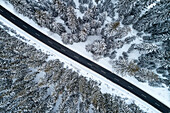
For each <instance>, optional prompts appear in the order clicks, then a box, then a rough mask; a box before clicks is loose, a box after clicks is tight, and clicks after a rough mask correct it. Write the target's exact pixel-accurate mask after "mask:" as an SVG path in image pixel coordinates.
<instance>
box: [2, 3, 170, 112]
mask: <svg viewBox="0 0 170 113" xmlns="http://www.w3.org/2000/svg"><path fill="white" fill-rule="evenodd" d="M0 14H1V15H2V16H3V17H5V18H6V19H8V20H9V21H11V22H12V23H13V24H15V25H16V26H18V27H20V28H21V29H23V30H24V31H26V32H27V33H29V34H30V35H32V36H33V37H35V38H36V39H38V40H40V41H41V42H43V43H45V44H46V45H48V46H50V47H51V48H53V49H55V50H57V51H58V52H60V53H62V54H64V55H66V56H67V57H69V58H71V59H73V60H75V61H77V62H79V63H80V64H82V65H84V66H86V67H88V68H90V69H91V70H93V71H95V72H97V73H99V74H100V75H102V76H104V77H105V78H107V79H109V80H110V81H112V82H113V83H116V84H117V85H119V86H121V87H123V88H124V89H126V90H128V91H130V92H131V93H133V94H134V95H136V96H138V97H139V98H141V99H142V100H144V101H145V102H147V103H149V104H150V105H152V106H153V107H155V108H157V109H158V110H159V111H161V112H163V113H170V108H168V107H167V106H166V105H164V104H163V103H161V102H160V101H158V100H157V99H155V98H154V97H152V96H151V95H149V94H147V93H146V92H144V91H142V90H141V89H139V88H137V87H136V86H134V85H133V84H131V83H129V82H128V81H126V80H124V79H122V78H121V77H119V76H118V75H116V74H114V73H112V72H110V71H108V70H107V69H105V68H103V67H101V66H99V65H97V64H95V63H94V62H92V61H90V60H88V59H86V58H84V57H83V56H81V55H79V54H77V53H75V52H74V51H72V50H70V49H68V48H66V47H65V46H63V45H61V44H60V43H58V42H56V41H54V40H53V39H51V38H49V37H48V36H46V35H44V34H43V33H42V32H43V31H42V32H39V31H38V30H36V29H35V28H33V27H31V26H30V25H29V24H27V23H25V22H24V21H22V20H21V19H19V18H18V17H16V16H15V15H13V14H12V13H10V12H9V11H7V10H6V9H5V8H3V7H2V6H1V5H0Z"/></svg>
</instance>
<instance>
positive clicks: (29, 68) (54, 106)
mask: <svg viewBox="0 0 170 113" xmlns="http://www.w3.org/2000/svg"><path fill="white" fill-rule="evenodd" d="M13 34H15V35H13ZM21 39H22V40H26V39H25V37H23V36H20V35H19V34H17V33H16V31H15V30H13V29H11V28H9V27H7V26H5V25H3V23H1V22H0V112H1V113H11V112H18V113H25V112H27V113H36V112H38V113H143V112H144V111H142V110H141V109H140V108H139V107H138V106H137V105H136V104H135V103H133V102H132V103H130V104H127V103H126V102H125V99H124V98H122V97H120V96H117V95H111V94H109V93H102V92H101V89H100V87H99V86H100V83H99V82H97V81H94V80H92V79H87V78H85V77H84V76H81V75H80V74H79V73H77V72H75V71H73V70H72V69H70V68H65V67H64V66H63V65H64V64H63V63H62V62H61V61H59V60H58V59H55V60H47V59H48V57H49V55H47V54H45V53H43V52H42V51H41V50H38V49H36V48H35V47H34V46H33V45H29V44H27V43H25V42H23V41H22V40H21Z"/></svg>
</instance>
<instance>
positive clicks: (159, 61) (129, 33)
mask: <svg viewBox="0 0 170 113" xmlns="http://www.w3.org/2000/svg"><path fill="white" fill-rule="evenodd" d="M6 2H9V3H11V4H12V5H13V6H14V8H15V10H16V11H17V12H19V13H21V14H23V15H24V16H27V17H29V18H30V19H32V20H33V21H34V22H36V23H37V24H38V25H39V26H41V27H45V28H48V29H50V30H51V31H52V32H54V33H57V34H58V35H60V36H61V39H62V41H63V43H64V44H74V43H79V42H85V41H86V40H88V38H91V37H90V36H96V37H98V39H97V40H94V42H91V43H89V44H87V45H86V47H85V49H86V50H87V52H90V53H92V56H93V58H94V59H95V60H100V59H102V58H106V57H108V58H110V63H111V65H113V69H114V70H116V71H117V72H118V73H120V74H121V75H130V76H134V77H135V78H136V79H137V80H138V81H140V82H148V83H149V85H151V86H154V87H158V86H159V87H163V86H164V85H163V84H165V85H166V86H167V87H169V84H170V77H169V73H170V71H169V70H170V59H169V58H170V47H169V45H170V38H169V37H170V36H169V32H168V31H169V28H170V27H169V26H170V22H169V18H170V15H169V10H170V3H169V0H157V1H156V0H140V1H137V0H131V1H128V0H95V1H94V0H6ZM58 20H60V21H58ZM122 48H127V49H126V50H123V49H122ZM120 50H121V51H122V50H123V52H122V53H121V54H118V52H119V51H120ZM134 51H135V52H137V53H138V54H139V55H138V56H137V57H135V58H134V57H133V58H131V53H132V52H134Z"/></svg>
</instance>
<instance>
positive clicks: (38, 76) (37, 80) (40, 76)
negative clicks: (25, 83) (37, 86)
mask: <svg viewBox="0 0 170 113" xmlns="http://www.w3.org/2000/svg"><path fill="white" fill-rule="evenodd" d="M44 77H45V72H42V71H41V72H39V73H38V74H37V75H36V77H35V79H34V81H35V82H36V83H38V82H39V81H40V80H41V79H43V78H44Z"/></svg>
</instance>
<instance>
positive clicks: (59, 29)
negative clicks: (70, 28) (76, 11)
mask: <svg viewBox="0 0 170 113" xmlns="http://www.w3.org/2000/svg"><path fill="white" fill-rule="evenodd" d="M50 30H51V31H52V32H54V33H57V34H59V35H61V34H62V33H64V32H66V30H65V27H64V26H63V25H62V24H61V23H57V22H53V23H52V24H50Z"/></svg>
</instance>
